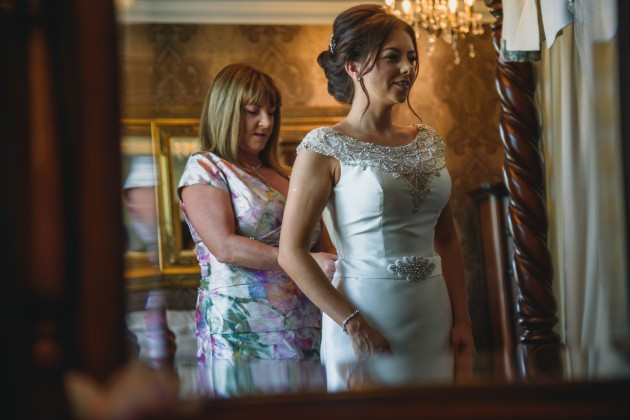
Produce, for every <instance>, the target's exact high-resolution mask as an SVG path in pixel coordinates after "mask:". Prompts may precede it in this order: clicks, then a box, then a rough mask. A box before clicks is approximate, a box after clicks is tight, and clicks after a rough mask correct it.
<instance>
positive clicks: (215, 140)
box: [199, 63, 288, 175]
mask: <svg viewBox="0 0 630 420" xmlns="http://www.w3.org/2000/svg"><path fill="white" fill-rule="evenodd" d="M248 105H256V106H267V105H269V106H270V107H274V108H275V112H274V123H273V130H272V131H271V134H270V136H269V140H268V141H267V144H266V145H265V148H264V149H263V151H262V152H261V156H260V159H261V161H262V162H263V164H264V165H266V166H269V167H271V168H273V169H275V170H276V171H278V172H280V173H281V174H284V175H286V174H287V173H288V168H286V167H284V166H283V165H282V164H281V163H280V160H279V159H278V142H279V137H280V122H281V121H280V107H281V105H282V97H281V95H280V91H279V90H278V88H277V86H276V84H275V83H274V81H273V79H272V78H271V77H270V76H269V75H268V74H266V73H263V72H262V71H260V70H257V69H255V68H253V67H252V66H250V65H248V64H244V63H236V64H229V65H227V66H225V67H224V68H222V69H221V70H220V71H219V73H218V74H217V75H216V77H215V78H214V81H213V82H212V86H211V87H210V90H209V91H208V94H207V95H206V100H205V102H204V106H203V111H202V113H201V120H200V121H199V135H200V139H201V148H202V149H203V150H206V151H208V152H212V153H214V154H216V155H217V156H219V157H221V158H223V159H225V160H227V161H228V162H231V163H233V164H235V165H238V166H241V167H243V163H242V162H241V161H240V159H239V152H238V140H239V135H240V131H241V117H242V115H243V108H244V107H245V106H248Z"/></svg>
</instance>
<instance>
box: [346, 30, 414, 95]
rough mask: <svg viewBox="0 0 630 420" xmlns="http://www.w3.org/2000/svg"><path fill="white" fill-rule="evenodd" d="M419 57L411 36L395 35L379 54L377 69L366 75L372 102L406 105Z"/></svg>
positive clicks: (366, 84) (399, 31) (375, 64)
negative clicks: (404, 103)
mask: <svg viewBox="0 0 630 420" xmlns="http://www.w3.org/2000/svg"><path fill="white" fill-rule="evenodd" d="M417 56H418V55H417V52H416V50H415V48H414V45H413V42H412V40H411V38H410V37H409V34H408V33H407V32H405V31H404V30H403V29H397V30H394V31H392V33H391V34H390V35H389V37H388V38H387V39H386V40H385V42H384V43H383V47H382V48H381V50H380V51H379V52H378V55H377V57H376V61H375V63H374V68H372V70H371V71H370V72H369V73H366V74H365V75H363V81H364V84H365V87H366V90H367V91H368V94H369V95H370V100H371V101H383V102H386V103H393V104H399V103H403V102H405V101H406V100H407V96H408V95H409V91H410V90H411V86H412V84H413V81H414V79H415V76H416V69H415V63H416V60H417ZM358 91H359V92H360V91H361V89H358Z"/></svg>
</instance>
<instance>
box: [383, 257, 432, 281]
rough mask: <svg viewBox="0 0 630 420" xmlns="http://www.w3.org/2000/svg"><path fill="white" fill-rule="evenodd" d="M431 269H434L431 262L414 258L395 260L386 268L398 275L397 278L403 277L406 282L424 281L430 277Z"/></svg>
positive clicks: (426, 259) (422, 258)
mask: <svg viewBox="0 0 630 420" xmlns="http://www.w3.org/2000/svg"><path fill="white" fill-rule="evenodd" d="M433 269H435V264H434V263H433V262H431V260H429V259H428V258H424V257H416V256H413V257H404V258H402V259H400V260H396V262H395V263H393V264H390V265H389V266H388V267H387V271H389V272H390V273H395V274H398V277H404V278H406V279H407V281H421V280H425V279H426V278H427V277H429V276H430V275H431V273H432V272H433Z"/></svg>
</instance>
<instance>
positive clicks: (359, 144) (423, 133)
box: [297, 124, 446, 213]
mask: <svg viewBox="0 0 630 420" xmlns="http://www.w3.org/2000/svg"><path fill="white" fill-rule="evenodd" d="M416 127H417V128H418V135H417V136H416V138H415V139H414V140H413V141H412V142H411V143H409V144H407V145H404V146H399V147H393V146H381V145H378V144H374V143H368V142H364V141H360V140H356V139H354V138H352V137H350V136H347V135H345V134H343V133H340V132H339V131H337V130H335V129H333V128H331V127H321V128H317V129H315V130H313V131H311V132H310V133H309V134H308V135H307V136H306V138H305V139H304V140H303V141H302V143H300V144H299V145H298V147H297V151H298V152H299V151H300V150H301V149H303V148H309V149H313V150H314V151H316V152H318V153H321V154H323V155H326V156H332V157H334V158H335V159H337V160H339V161H340V162H342V163H343V164H345V165H349V166H359V167H361V168H362V169H363V170H366V169H367V168H369V167H372V168H376V169H380V170H382V171H385V172H389V173H391V174H392V175H393V176H394V178H402V179H403V180H404V181H405V182H406V183H407V184H408V185H409V186H410V187H411V198H412V203H413V212H414V213H415V212H417V211H418V209H419V208H420V206H421V205H422V203H423V202H424V200H425V199H426V197H427V195H428V194H429V192H430V188H429V186H430V185H431V179H432V178H433V177H434V176H439V174H440V171H441V170H442V169H443V168H444V167H445V166H446V145H445V144H444V142H443V141H442V139H441V138H440V135H439V134H438V133H437V132H436V131H435V130H434V129H432V128H431V127H429V126H427V125H422V124H419V125H417V126H416Z"/></svg>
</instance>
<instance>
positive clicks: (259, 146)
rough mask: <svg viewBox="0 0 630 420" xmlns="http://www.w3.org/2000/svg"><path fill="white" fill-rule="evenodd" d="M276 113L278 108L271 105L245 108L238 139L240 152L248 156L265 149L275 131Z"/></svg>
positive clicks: (246, 106)
mask: <svg viewBox="0 0 630 420" xmlns="http://www.w3.org/2000/svg"><path fill="white" fill-rule="evenodd" d="M275 112H276V108H275V107H272V106H270V105H269V104H267V105H264V106H258V105H245V106H244V107H243V114H242V116H241V130H240V134H239V139H238V148H239V151H241V152H244V153H246V154H258V153H260V152H261V151H262V150H263V149H264V148H265V145H266V144H267V141H269V136H270V135H271V132H272V131H273V124H274V120H275Z"/></svg>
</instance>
